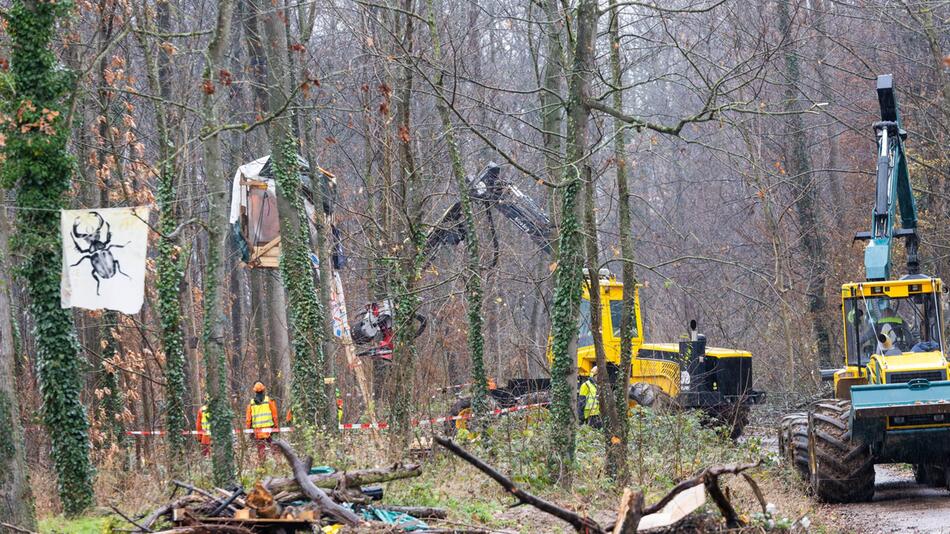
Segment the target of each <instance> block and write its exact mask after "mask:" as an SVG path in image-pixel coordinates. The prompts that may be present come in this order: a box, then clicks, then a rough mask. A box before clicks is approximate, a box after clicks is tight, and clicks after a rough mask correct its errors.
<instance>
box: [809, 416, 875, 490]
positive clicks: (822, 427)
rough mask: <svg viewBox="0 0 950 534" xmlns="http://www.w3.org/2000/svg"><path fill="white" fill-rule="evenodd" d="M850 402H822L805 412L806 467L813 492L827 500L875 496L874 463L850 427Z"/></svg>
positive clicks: (865, 447)
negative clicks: (806, 438) (806, 418)
mask: <svg viewBox="0 0 950 534" xmlns="http://www.w3.org/2000/svg"><path fill="white" fill-rule="evenodd" d="M850 413H851V402H850V401H844V400H839V401H822V402H818V403H816V404H815V405H814V406H812V408H811V410H810V411H809V413H808V468H809V474H810V475H811V476H810V479H811V486H812V489H814V491H815V495H817V496H818V498H819V499H820V500H822V501H824V502H828V503H847V502H864V501H869V500H871V498H872V497H874V462H873V459H872V458H871V450H870V448H869V447H868V446H867V444H866V443H863V442H861V441H859V440H857V439H855V438H854V436H853V435H852V433H851V428H850V426H849V425H850V421H849V419H850Z"/></svg>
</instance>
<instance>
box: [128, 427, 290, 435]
mask: <svg viewBox="0 0 950 534" xmlns="http://www.w3.org/2000/svg"><path fill="white" fill-rule="evenodd" d="M293 431H294V429H293V427H290V426H282V427H280V428H258V429H257V430H253V429H249V428H247V429H243V430H234V433H235V434H238V433H241V434H253V433H255V432H263V433H267V434H276V433H277V432H293ZM125 434H126V435H128V436H164V435H165V434H168V432H166V431H164V430H129V431H127V432H126V433H125ZM181 434H182V435H183V436H208V435H210V434H211V432H206V431H204V430H202V431H201V432H199V431H197V430H182V431H181Z"/></svg>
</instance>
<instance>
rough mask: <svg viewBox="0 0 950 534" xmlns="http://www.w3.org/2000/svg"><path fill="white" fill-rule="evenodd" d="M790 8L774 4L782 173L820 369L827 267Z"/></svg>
mask: <svg viewBox="0 0 950 534" xmlns="http://www.w3.org/2000/svg"><path fill="white" fill-rule="evenodd" d="M791 7H792V6H791V1H790V0H780V1H779V3H778V27H779V32H780V33H781V35H782V36H784V40H783V42H784V50H783V54H784V60H785V72H784V76H785V80H784V83H785V99H784V100H785V110H786V111H787V112H788V113H787V114H786V115H785V135H786V139H787V143H788V144H787V145H786V149H785V151H786V155H785V170H786V172H787V173H788V175H789V177H790V183H791V185H792V191H793V193H794V198H795V201H794V203H795V213H796V215H797V216H798V226H799V230H800V231H801V236H802V241H801V244H802V249H803V252H804V254H805V260H806V265H807V269H806V270H805V296H806V298H807V300H808V317H809V320H810V322H811V327H812V335H813V336H814V337H813V339H814V341H815V350H816V352H817V356H818V363H819V364H820V365H821V366H822V367H827V366H829V365H831V364H832V356H831V337H830V334H829V331H828V325H827V324H826V322H825V318H824V311H825V305H826V302H827V299H826V297H825V279H826V276H827V269H828V267H827V262H826V259H825V253H824V250H823V244H822V239H821V233H820V228H821V217H820V215H819V213H818V192H819V188H818V187H817V185H816V183H815V180H814V175H813V173H812V165H811V158H810V157H809V154H808V138H807V132H806V131H805V119H804V116H803V115H802V113H800V112H801V111H803V108H802V101H801V98H800V95H801V92H800V91H801V82H802V73H801V65H800V63H799V53H798V50H796V46H797V40H796V38H795V36H794V35H793V31H794V28H793V27H792V13H791Z"/></svg>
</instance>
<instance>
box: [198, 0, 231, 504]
mask: <svg viewBox="0 0 950 534" xmlns="http://www.w3.org/2000/svg"><path fill="white" fill-rule="evenodd" d="M233 13H234V0H219V2H218V18H217V23H216V24H215V30H214V36H213V37H212V38H211V42H210V43H209V44H208V49H207V51H206V54H205V56H206V58H207V64H206V65H205V74H204V85H203V92H204V97H203V98H202V112H203V115H204V127H205V128H206V129H207V130H213V129H214V128H215V127H216V126H217V122H218V118H217V112H216V109H215V108H216V106H215V99H214V93H215V92H216V83H215V82H216V80H217V76H219V69H220V67H221V66H223V65H224V59H225V53H226V52H227V43H228V40H229V38H230V35H231V18H232V15H233ZM218 81H220V80H218ZM202 148H203V153H204V154H203V155H204V171H205V177H206V179H207V181H208V189H209V191H210V193H209V195H208V204H209V206H208V211H209V215H208V234H209V235H208V267H207V273H205V279H204V286H205V288H204V304H205V317H204V348H205V366H206V367H207V374H206V376H205V384H206V386H205V390H206V391H207V393H208V396H209V398H210V401H211V402H210V406H209V408H210V409H211V440H212V442H213V443H214V447H212V449H211V451H212V455H211V461H212V468H213V472H214V481H215V484H216V485H218V486H225V487H226V486H228V485H229V484H230V483H231V482H232V481H233V480H234V476H235V468H234V447H233V445H232V437H231V421H232V418H233V412H232V411H231V402H230V399H229V395H228V358H227V347H226V343H225V322H226V321H228V316H227V310H226V308H225V302H224V299H225V297H226V296H227V289H228V276H227V272H228V269H229V268H230V264H231V262H230V261H229V260H228V257H227V255H226V254H225V251H227V250H228V238H229V235H230V232H229V225H228V220H227V213H226V212H227V209H226V207H227V205H228V203H227V201H228V198H227V195H228V191H229V188H228V187H227V184H228V178H227V175H226V173H225V171H224V166H223V162H222V158H221V141H220V138H219V137H218V135H217V134H211V135H209V136H208V137H206V138H205V140H204V142H203V143H202Z"/></svg>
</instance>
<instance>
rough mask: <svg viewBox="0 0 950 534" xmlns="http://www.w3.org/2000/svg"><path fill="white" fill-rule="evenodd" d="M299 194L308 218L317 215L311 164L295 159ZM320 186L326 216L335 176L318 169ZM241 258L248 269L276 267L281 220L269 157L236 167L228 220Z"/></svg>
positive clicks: (337, 256)
mask: <svg viewBox="0 0 950 534" xmlns="http://www.w3.org/2000/svg"><path fill="white" fill-rule="evenodd" d="M297 168H298V174H299V176H300V185H301V192H302V193H303V195H304V204H305V206H306V208H307V216H308V217H310V218H311V221H312V220H313V218H314V217H316V216H317V214H316V210H315V209H314V201H313V192H314V189H313V182H314V181H313V178H312V176H311V175H312V173H311V169H310V164H309V163H308V162H307V160H305V159H304V158H303V157H301V156H300V155H298V156H297ZM317 174H318V177H319V178H318V179H319V187H321V188H322V193H323V195H322V200H323V202H322V208H323V213H324V215H325V216H326V217H329V216H330V215H331V214H332V212H333V203H334V199H335V195H336V177H335V176H333V174H332V173H330V172H329V171H326V170H324V169H322V168H320V167H317ZM229 221H230V223H231V226H232V229H233V231H234V236H235V238H236V240H237V243H238V247H239V248H240V250H241V259H242V260H243V261H244V263H245V264H247V266H249V267H268V268H275V267H277V265H278V261H279V259H280V218H279V216H278V213H277V184H276V183H275V181H274V172H273V166H272V165H271V157H270V156H264V157H262V158H258V159H256V160H254V161H251V162H249V163H245V164H244V165H241V166H240V167H238V170H237V172H236V173H235V174H234V182H233V184H232V186H231V213H230V217H229ZM333 235H334V252H333V263H334V267H336V268H339V267H341V266H342V263H343V261H344V260H343V255H342V246H341V243H340V241H339V232H338V231H337V230H336V228H333Z"/></svg>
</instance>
